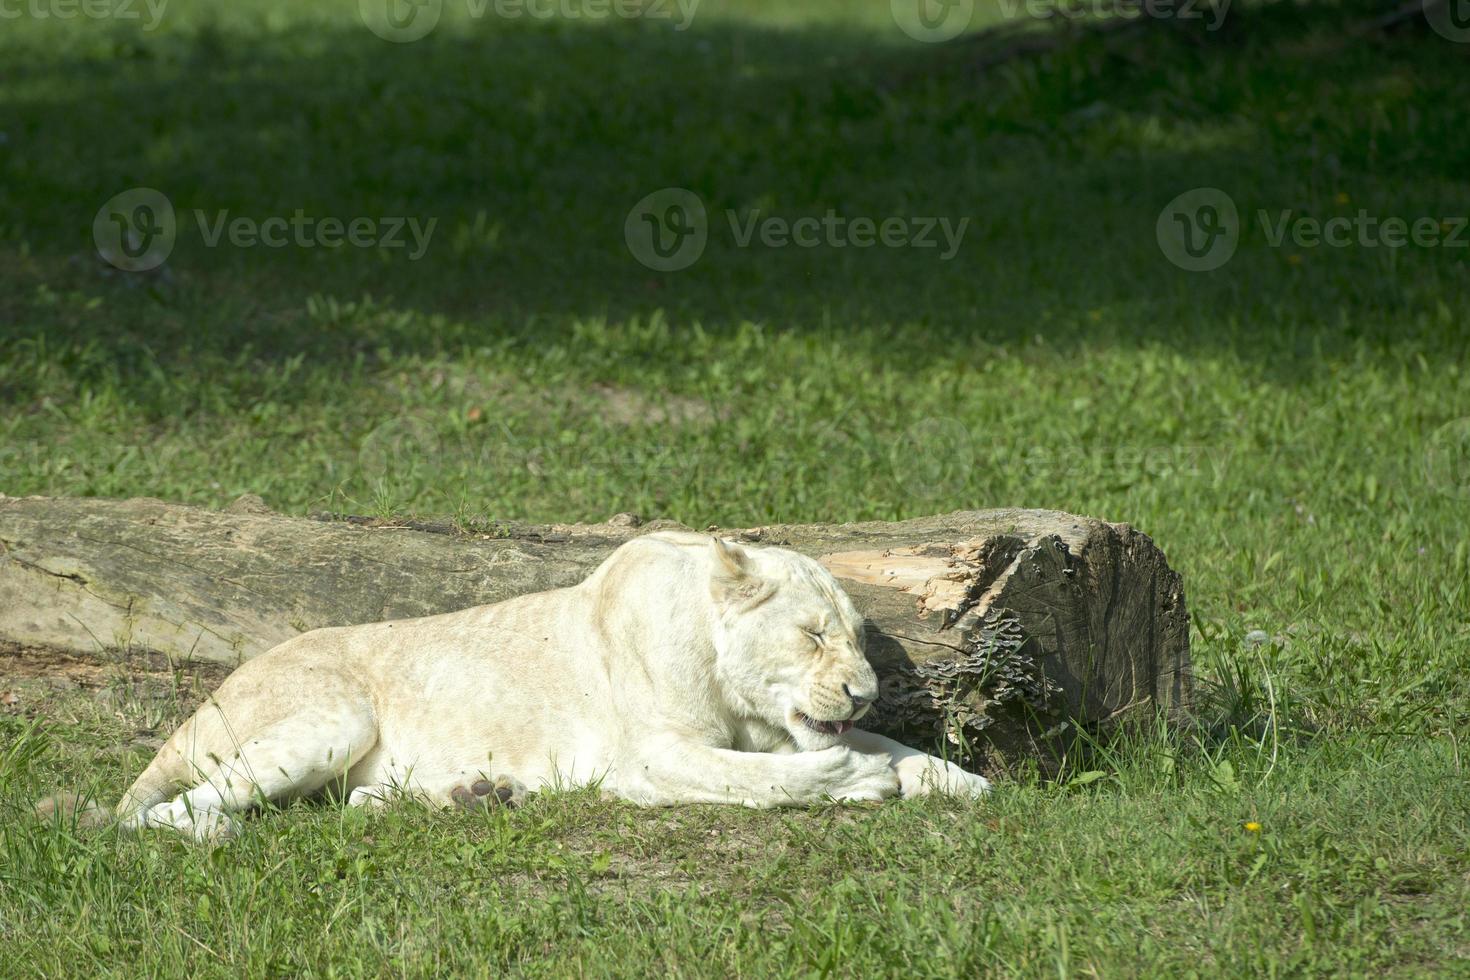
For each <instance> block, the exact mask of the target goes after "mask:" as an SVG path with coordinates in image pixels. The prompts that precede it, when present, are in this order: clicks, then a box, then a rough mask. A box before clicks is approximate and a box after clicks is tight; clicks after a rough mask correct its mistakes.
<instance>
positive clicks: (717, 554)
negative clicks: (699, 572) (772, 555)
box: [709, 538, 775, 606]
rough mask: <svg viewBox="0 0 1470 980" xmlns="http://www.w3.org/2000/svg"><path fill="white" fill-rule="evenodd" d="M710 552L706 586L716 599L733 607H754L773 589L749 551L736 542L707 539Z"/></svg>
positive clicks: (768, 595) (767, 596)
mask: <svg viewBox="0 0 1470 980" xmlns="http://www.w3.org/2000/svg"><path fill="white" fill-rule="evenodd" d="M710 549H711V551H713V552H714V554H713V561H711V562H710V574H709V589H710V595H712V596H714V599H715V601H716V602H721V603H726V604H729V605H733V606H755V605H759V604H760V603H762V602H764V601H765V600H766V599H767V598H769V597H770V595H771V593H772V592H774V591H775V588H774V586H773V585H772V584H771V583H770V582H767V581H765V580H764V579H762V578H761V577H760V575H759V574H758V573H757V572H756V568H755V561H754V560H753V559H752V558H751V557H750V552H748V551H746V550H745V549H744V548H742V547H740V546H739V545H738V544H731V543H729V542H727V541H722V540H721V539H719V538H710Z"/></svg>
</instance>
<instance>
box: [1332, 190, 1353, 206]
mask: <svg viewBox="0 0 1470 980" xmlns="http://www.w3.org/2000/svg"><path fill="white" fill-rule="evenodd" d="M1333 200H1334V201H1336V202H1337V203H1338V204H1347V203H1349V202H1350V201H1352V198H1350V197H1348V196H1347V194H1346V193H1344V192H1343V191H1338V192H1337V196H1336V197H1335V198H1333Z"/></svg>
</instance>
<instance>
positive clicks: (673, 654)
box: [117, 532, 989, 838]
mask: <svg viewBox="0 0 1470 980" xmlns="http://www.w3.org/2000/svg"><path fill="white" fill-rule="evenodd" d="M862 623H863V620H862V617H861V616H860V615H859V614H858V612H857V610H856V608H854V606H853V604H852V602H851V600H849V599H848V597H847V596H846V595H845V594H844V593H843V591H842V589H841V588H840V587H839V586H838V584H837V581H836V580H835V579H834V578H833V577H832V576H831V575H830V574H829V573H828V572H827V571H826V570H825V569H824V568H822V567H821V566H820V565H818V564H817V563H816V562H814V561H812V560H811V559H809V558H805V557H803V556H801V555H798V554H796V553H795V552H792V551H786V550H783V549H779V548H762V549H746V548H742V547H740V546H737V545H733V544H728V543H726V542H723V541H720V540H719V539H715V538H709V537H706V536H703V535H696V534H691V533H672V532H662V533H657V534H650V535H647V536H645V537H641V538H636V539H634V540H632V541H630V542H628V543H627V544H624V545H623V546H622V547H620V548H618V550H617V551H615V552H614V553H613V554H612V555H611V556H610V557H609V558H608V559H607V560H606V561H605V562H603V564H602V565H601V566H600V567H599V568H598V569H597V570H596V571H595V572H593V574H592V575H591V576H590V577H588V578H587V579H586V580H585V581H584V582H582V583H581V584H579V585H575V586H572V587H571V588H566V589H557V590H554V591H550V592H542V593H537V594H535V595H527V596H521V597H519V598H516V599H510V600H507V601H505V602H501V603H497V604H495V605H491V606H480V607H476V608H473V609H466V610H464V611H462V612H456V613H449V614H447V615H442V616H431V617H427V618H424V619H412V620H400V621H397V622H389V623H375V624H372V625H368V626H353V627H345V628H340V629H322V630H316V631H314V632H311V633H305V634H303V635H301V636H299V637H296V638H295V639H292V640H288V641H287V642H285V643H283V644H281V645H280V646H278V647H276V648H275V649H273V650H271V651H269V652H268V653H265V654H263V655H261V656H259V657H257V658H255V659H254V660H251V661H248V662H246V663H245V664H243V665H241V667H240V668H239V669H238V670H236V671H235V672H234V673H233V674H231V675H230V677H229V678H228V679H227V680H226V681H225V682H224V683H223V684H222V685H221V686H220V688H219V690H218V691H216V692H215V694H214V696H213V698H211V699H210V701H209V702H208V703H206V704H205V705H204V706H203V707H201V708H200V709H199V710H198V711H197V712H196V713H195V714H194V716H193V717H192V718H190V719H189V720H188V721H186V722H185V723H184V724H183V725H182V726H180V728H179V729H178V731H176V732H175V733H174V734H173V736H172V737H171V738H170V739H169V740H168V742H167V743H166V744H165V745H164V747H163V748H162V749H161V750H160V751H159V753H158V755H157V757H155V758H154V760H153V762H152V763H151V764H150V765H149V766H148V768H147V769H146V770H145V771H144V772H143V774H142V775H141V776H139V777H138V780H137V782H135V783H134V784H133V786H132V787H131V788H130V789H129V790H128V791H127V793H126V794H125V795H124V797H123V799H122V802H121V803H119V804H118V807H117V816H118V817H119V818H120V819H121V820H122V822H123V825H124V826H126V827H132V828H137V827H153V826H162V827H171V828H174V829H176V830H179V831H182V832H185V833H190V834H194V835H195V836H198V837H201V838H207V837H213V836H215V835H218V834H220V833H222V832H228V831H230V830H231V829H232V828H233V818H232V816H231V814H233V813H236V812H239V811H242V810H245V809H247V808H249V807H251V806H253V805H255V804H257V803H259V802H260V801H262V800H283V799H290V798H293V797H296V796H300V795H304V794H310V793H314V792H317V791H320V790H323V789H328V790H330V789H333V788H336V789H339V790H341V791H344V792H345V793H346V794H347V799H348V802H349V804H352V805H361V804H364V803H374V802H379V801H383V800H387V799H389V798H391V797H393V796H395V795H397V794H409V795H412V796H416V797H419V798H421V799H424V800H427V801H428V802H430V803H434V804H440V805H449V804H452V803H457V804H460V805H470V804H483V803H492V804H493V803H494V802H496V801H497V799H499V800H501V801H504V800H505V799H506V797H507V796H509V795H510V794H511V792H512V788H511V787H512V783H513V781H512V780H509V779H506V778H505V777H506V776H510V777H514V780H518V781H520V782H521V783H524V784H525V785H526V786H529V787H531V788H533V789H534V788H542V787H553V786H559V787H570V786H578V785H584V784H587V783H589V782H593V781H596V782H599V783H600V785H601V787H602V789H603V790H604V791H606V792H610V793H613V794H615V795H616V796H619V797H622V798H624V799H627V800H631V801H633V802H635V803H640V804H672V803H696V802H716V803H740V804H744V805H746V806H758V807H765V806H780V805H784V804H798V805H799V804H808V803H813V802H816V801H819V800H823V799H825V798H828V797H831V798H836V799H839V800H877V799H881V798H883V797H887V796H891V795H893V794H895V793H900V792H901V793H903V794H904V795H906V796H911V795H915V794H921V793H928V792H944V793H953V794H961V795H967V796H978V795H980V794H981V793H984V792H985V791H986V790H987V789H988V788H989V783H988V782H986V780H985V779H983V778H982V777H980V776H976V775H973V774H971V773H968V772H965V771H964V770H963V769H960V768H959V767H958V766H955V765H953V764H951V763H948V762H945V761H944V760H941V759H937V758H934V757H932V756H928V755H925V754H924V753H922V752H918V751H916V750H914V749H910V748H907V747H906V746H903V745H900V744H899V743H897V742H895V741H893V740H892V739H888V738H884V737H883V736H881V735H875V734H872V733H869V732H863V731H860V730H858V729H856V728H854V727H853V722H854V721H856V720H857V719H858V718H861V717H862V715H863V714H864V713H865V712H866V711H867V710H868V707H869V706H870V705H871V704H872V702H873V700H874V698H876V697H877V695H878V680H877V677H876V676H875V675H874V673H873V669H872V667H871V666H869V664H868V662H867V660H866V659H865V658H864V655H863V649H862V647H863V630H862ZM494 774H501V775H500V778H498V779H496V778H487V777H493V776H494ZM516 792H521V790H519V788H518V787H517V788H516Z"/></svg>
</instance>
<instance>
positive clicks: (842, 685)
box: [709, 538, 878, 750]
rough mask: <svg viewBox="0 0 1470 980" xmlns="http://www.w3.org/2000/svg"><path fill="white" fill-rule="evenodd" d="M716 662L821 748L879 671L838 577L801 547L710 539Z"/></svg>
mask: <svg viewBox="0 0 1470 980" xmlns="http://www.w3.org/2000/svg"><path fill="white" fill-rule="evenodd" d="M709 547H710V563H709V567H710V582H709V587H710V595H711V598H712V599H713V600H714V603H715V613H716V616H715V630H714V633H715V635H714V637H713V640H714V646H715V654H716V664H717V669H718V670H719V672H720V675H721V679H722V681H723V682H724V684H725V686H726V693H727V695H731V696H734V697H735V698H738V699H739V700H740V701H741V702H742V704H743V706H744V707H745V708H746V709H747V710H749V711H751V712H752V713H755V714H758V715H759V716H760V717H762V718H763V719H764V720H765V721H766V722H768V723H769V724H771V725H774V726H776V727H778V728H784V729H785V730H786V731H787V732H788V733H789V734H790V736H791V738H792V740H793V741H794V742H795V743H796V745H797V746H798V747H799V748H802V749H806V750H813V749H824V748H827V747H828V746H831V745H834V744H836V742H837V740H838V738H839V737H840V736H841V735H843V734H844V733H845V732H847V731H848V729H850V728H851V727H852V724H853V722H854V721H856V720H857V719H859V718H861V717H862V716H863V715H864V714H866V713H867V711H868V708H869V707H870V706H871V705H872V703H873V701H874V700H876V699H877V697H878V677H877V675H876V674H875V673H874V672H873V668H872V666H871V665H869V663H868V660H867V657H866V656H865V655H864V653H863V646H864V636H863V617H862V615H861V614H860V613H859V612H858V611H857V608H856V607H855V606H854V605H853V604H852V600H851V599H849V598H848V597H847V594H846V593H845V592H843V591H842V587H841V586H840V585H838V584H837V580H836V579H835V578H833V577H832V574H831V573H830V572H828V571H827V570H826V569H825V568H823V567H822V566H821V565H819V564H817V563H816V562H815V561H812V560H811V559H810V558H807V557H806V556H804V555H800V554H797V553H796V552H794V551H787V550H785V549H781V548H761V549H747V548H743V547H741V546H739V545H736V544H731V543H728V542H725V541H721V540H720V539H718V538H712V539H710V545H709Z"/></svg>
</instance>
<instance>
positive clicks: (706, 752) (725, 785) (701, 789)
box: [610, 736, 899, 807]
mask: <svg viewBox="0 0 1470 980" xmlns="http://www.w3.org/2000/svg"><path fill="white" fill-rule="evenodd" d="M610 788H611V789H613V791H614V792H616V793H617V795H619V796H621V797H623V798H624V799H628V800H632V801H633V802H635V803H641V804H644V805H646V806H664V805H670V804H676V803H738V804H741V805H743V806H751V807H774V806H807V805H810V804H813V803H820V802H822V801H824V800H827V799H837V800H881V799H884V798H886V797H889V796H893V795H895V794H896V793H897V792H898V789H899V781H898V776H897V774H896V773H895V771H894V768H893V765H892V763H891V762H890V761H889V759H888V757H887V756H884V755H874V754H870V753H863V752H854V751H852V750H851V749H848V748H846V747H844V746H840V745H839V746H834V747H832V748H830V749H823V750H821V751H820V752H796V753H791V754H785V755H781V754H775V753H770V752H737V751H735V750H733V749H721V748H716V747H714V746H710V745H706V744H703V743H701V742H697V741H694V740H693V739H688V738H682V737H676V736H669V737H667V738H658V739H650V740H648V741H647V742H645V743H644V744H643V745H641V746H640V747H639V750H638V751H637V753H636V754H635V756H634V758H633V759H632V760H630V762H629V764H628V765H625V766H619V767H618V773H617V776H616V779H615V785H614V786H612V787H610Z"/></svg>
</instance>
